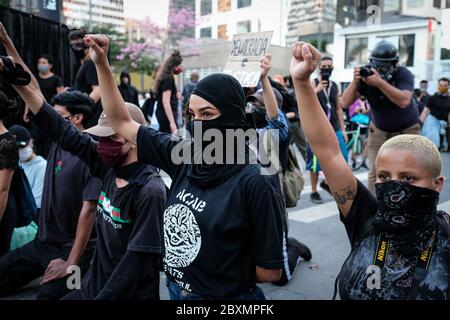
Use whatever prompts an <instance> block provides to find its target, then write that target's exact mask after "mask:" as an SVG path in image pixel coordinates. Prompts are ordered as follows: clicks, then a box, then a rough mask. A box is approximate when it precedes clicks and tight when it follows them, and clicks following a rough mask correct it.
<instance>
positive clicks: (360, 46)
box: [345, 38, 369, 68]
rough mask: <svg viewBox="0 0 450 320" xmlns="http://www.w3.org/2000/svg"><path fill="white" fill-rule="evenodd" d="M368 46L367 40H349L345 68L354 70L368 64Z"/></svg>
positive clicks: (346, 43) (346, 47)
mask: <svg viewBox="0 0 450 320" xmlns="http://www.w3.org/2000/svg"><path fill="white" fill-rule="evenodd" d="M368 46H369V41H368V39H367V38H357V39H347V40H346V41H345V67H346V68H354V67H357V66H361V65H363V64H364V63H366V62H367V59H368Z"/></svg>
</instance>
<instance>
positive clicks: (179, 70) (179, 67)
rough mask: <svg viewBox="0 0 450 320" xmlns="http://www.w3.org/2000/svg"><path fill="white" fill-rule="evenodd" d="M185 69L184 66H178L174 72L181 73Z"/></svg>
mask: <svg viewBox="0 0 450 320" xmlns="http://www.w3.org/2000/svg"><path fill="white" fill-rule="evenodd" d="M183 71H184V69H183V67H182V66H178V67H176V68H175V70H174V74H180V73H182V72H183Z"/></svg>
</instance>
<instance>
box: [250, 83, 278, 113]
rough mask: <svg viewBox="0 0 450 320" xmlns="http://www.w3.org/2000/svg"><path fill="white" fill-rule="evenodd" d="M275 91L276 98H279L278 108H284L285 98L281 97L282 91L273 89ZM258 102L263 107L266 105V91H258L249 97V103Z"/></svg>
mask: <svg viewBox="0 0 450 320" xmlns="http://www.w3.org/2000/svg"><path fill="white" fill-rule="evenodd" d="M273 91H274V93H275V97H276V98H277V104H278V108H281V107H282V106H283V102H284V99H283V96H282V95H281V93H280V91H278V90H277V89H275V88H273ZM255 100H256V101H258V102H259V103H261V104H262V105H265V103H264V91H263V90H262V89H261V90H258V91H256V92H255V93H254V94H252V95H251V96H248V97H247V102H251V101H255Z"/></svg>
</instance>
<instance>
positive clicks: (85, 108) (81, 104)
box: [51, 90, 95, 125]
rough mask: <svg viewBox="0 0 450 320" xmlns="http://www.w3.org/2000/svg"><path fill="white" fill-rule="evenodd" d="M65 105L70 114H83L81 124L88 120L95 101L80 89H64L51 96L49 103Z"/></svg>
mask: <svg viewBox="0 0 450 320" xmlns="http://www.w3.org/2000/svg"><path fill="white" fill-rule="evenodd" d="M57 104H58V105H60V106H62V107H65V108H66V109H67V111H69V113H70V114H71V115H76V114H82V115H83V116H84V120H83V125H85V124H86V121H88V120H89V117H90V116H91V115H92V112H93V110H94V109H95V102H94V101H93V100H92V99H91V98H90V97H89V96H88V95H87V94H86V93H82V92H80V91H76V90H72V91H65V92H63V93H60V94H57V95H56V96H54V97H53V99H52V101H51V105H52V106H54V105H57Z"/></svg>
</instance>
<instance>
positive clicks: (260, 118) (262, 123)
mask: <svg viewBox="0 0 450 320" xmlns="http://www.w3.org/2000/svg"><path fill="white" fill-rule="evenodd" d="M252 115H253V120H255V125H256V128H257V129H261V128H265V127H266V126H267V125H268V122H267V111H266V110H265V109H263V108H256V109H255V110H254V111H253V113H252Z"/></svg>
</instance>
